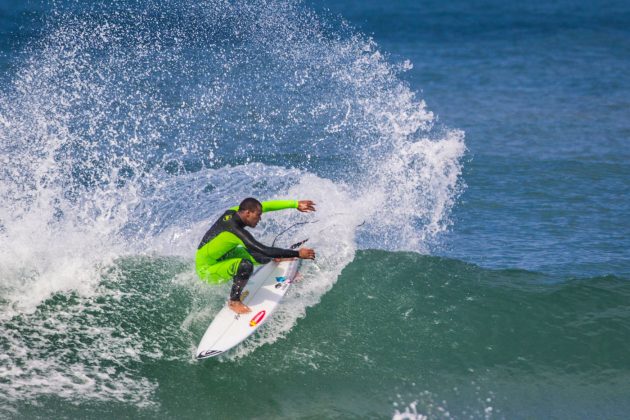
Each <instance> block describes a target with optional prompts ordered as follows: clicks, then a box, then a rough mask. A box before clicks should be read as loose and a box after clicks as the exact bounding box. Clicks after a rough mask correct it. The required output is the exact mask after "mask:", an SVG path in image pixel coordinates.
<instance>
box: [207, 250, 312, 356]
mask: <svg viewBox="0 0 630 420" xmlns="http://www.w3.org/2000/svg"><path fill="white" fill-rule="evenodd" d="M299 266H300V260H298V259H293V260H290V261H281V262H279V263H277V262H274V261H272V262H270V263H268V264H265V265H264V266H261V267H260V268H259V269H258V270H257V271H256V272H255V273H254V274H253V275H252V276H251V277H250V279H249V281H248V282H247V285H246V286H245V289H244V290H243V293H242V294H241V300H242V301H243V303H244V304H246V305H247V306H249V307H250V308H251V310H252V311H251V312H249V313H247V314H242V315H239V314H237V313H235V312H234V311H232V310H231V309H230V308H228V307H227V305H226V306H225V307H224V308H223V309H221V311H220V312H219V313H218V314H217V316H216V317H215V318H214V320H213V321H212V323H211V324H210V326H209V327H208V329H207V330H206V333H205V334H204V335H203V338H202V339H201V342H200V343H199V346H198V347H197V359H205V358H207V357H214V356H218V355H219V354H221V353H224V352H226V351H228V350H230V349H231V348H232V347H234V346H236V345H238V344H240V343H241V342H243V340H245V339H246V338H247V337H249V336H250V335H252V334H253V333H254V332H255V331H256V330H257V329H258V328H260V326H261V325H262V324H264V323H265V321H267V319H269V317H270V316H271V314H272V313H273V311H274V310H275V309H276V307H277V306H278V304H279V303H280V301H281V300H282V298H283V297H284V295H285V294H286V293H287V290H289V287H290V286H291V283H293V282H295V279H296V276H297V274H298V269H299Z"/></svg>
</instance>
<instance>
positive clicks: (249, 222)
mask: <svg viewBox="0 0 630 420" xmlns="http://www.w3.org/2000/svg"><path fill="white" fill-rule="evenodd" d="M238 215H239V217H240V218H241V220H242V221H243V223H245V225H246V226H249V227H256V225H257V224H258V222H260V216H261V215H262V204H260V201H258V200H256V199H255V198H252V197H248V198H246V199H245V200H243V201H241V204H239V206H238Z"/></svg>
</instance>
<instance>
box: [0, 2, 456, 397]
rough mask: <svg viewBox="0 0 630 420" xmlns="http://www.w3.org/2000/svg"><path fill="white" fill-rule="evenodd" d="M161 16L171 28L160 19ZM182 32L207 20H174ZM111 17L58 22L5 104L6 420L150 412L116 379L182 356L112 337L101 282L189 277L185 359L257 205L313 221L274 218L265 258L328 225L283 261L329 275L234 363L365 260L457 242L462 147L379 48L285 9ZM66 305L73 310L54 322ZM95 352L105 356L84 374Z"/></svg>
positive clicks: (141, 303)
mask: <svg viewBox="0 0 630 420" xmlns="http://www.w3.org/2000/svg"><path fill="white" fill-rule="evenodd" d="M118 6H120V5H118ZM118 6H115V7H118ZM95 7H98V6H95ZM169 7H171V8H174V9H175V10H176V11H179V12H181V15H182V16H183V18H182V17H179V18H178V17H177V16H178V15H177V13H175V14H174V15H173V16H170V15H168V13H166V12H168V11H170V10H171V9H170V8H169ZM156 10H157V11H160V13H154V14H152V12H155V11H156ZM162 12H164V13H166V15H168V16H170V18H172V19H173V22H171V23H172V24H171V25H163V24H162V22H160V21H158V20H154V16H156V15H161V14H162ZM187 14H191V15H192V16H194V17H195V19H190V20H187V21H186V23H185V24H184V22H183V21H178V20H177V19H185V18H186V16H187ZM99 15H100V16H101V17H102V19H100V20H99V22H92V21H89V20H85V21H84V20H81V19H82V16H85V15H84V14H75V15H72V14H70V15H68V16H64V15H63V14H53V15H52V16H53V19H59V20H58V21H53V22H52V24H51V25H49V26H48V27H47V29H46V30H47V35H46V36H44V37H43V39H42V40H41V41H38V42H37V43H34V44H32V45H31V46H30V47H29V49H28V50H27V51H26V53H27V54H26V57H27V58H26V60H25V61H24V63H22V64H21V65H18V66H17V70H16V74H15V75H14V77H13V82H12V85H11V86H9V87H6V88H5V89H3V90H2V94H1V95H0V152H1V153H0V164H1V168H0V293H1V295H0V297H1V300H0V308H1V311H2V312H1V315H0V319H1V320H2V321H3V322H2V326H1V327H0V331H1V332H2V334H3V335H4V336H5V337H6V338H5V341H4V353H5V354H6V355H7V356H3V357H2V358H0V372H1V373H2V374H3V377H4V378H7V380H6V381H2V382H1V383H0V394H1V395H4V396H5V399H6V400H7V401H8V402H9V403H10V402H11V401H17V400H19V399H36V398H37V396H38V395H44V394H49V395H52V394H54V395H57V396H60V397H62V398H67V399H71V400H72V399H82V398H86V399H95V400H107V399H113V400H120V401H123V400H124V401H131V402H133V403H136V404H139V405H143V404H150V403H151V394H152V392H153V390H154V389H155V386H156V385H155V383H154V382H153V381H152V380H151V379H150V378H145V377H142V375H141V374H140V373H139V372H137V371H136V370H134V369H133V368H129V369H126V370H120V369H114V370H112V368H111V364H115V365H119V366H123V367H127V366H133V363H134V361H137V360H139V358H141V357H149V358H156V357H158V358H160V357H162V358H175V359H178V358H179V356H178V355H179V354H180V353H178V350H177V349H175V350H172V353H169V348H168V343H167V342H165V341H164V339H162V338H160V337H158V336H159V334H158V333H155V334H151V333H145V334H144V335H142V334H139V333H133V334H131V335H130V336H128V337H120V336H118V335H117V334H116V332H115V329H116V325H111V324H108V323H111V321H108V320H109V319H110V318H111V317H110V315H112V312H113V313H115V312H116V311H117V310H119V309H120V307H118V306H116V305H112V304H110V305H104V304H102V303H100V302H101V301H103V300H104V301H106V302H110V300H111V299H116V298H117V293H118V292H117V291H116V288H115V286H116V282H115V281H114V280H112V277H111V276H110V275H109V274H110V272H111V270H112V269H120V267H119V264H120V261H121V257H125V256H135V257H139V256H142V255H153V256H155V255H160V256H161V257H162V258H164V257H173V256H177V257H179V258H184V259H186V261H188V262H189V264H188V265H187V266H186V267H187V268H186V269H181V270H180V271H179V272H177V273H174V274H173V276H174V277H175V276H177V277H176V278H173V282H171V283H168V284H169V285H170V287H173V288H175V287H184V288H187V289H188V290H189V291H190V294H191V295H192V296H194V297H193V298H192V302H190V307H191V312H190V313H189V315H188V317H186V318H185V319H184V320H182V321H180V325H177V327H180V326H181V329H180V330H178V332H173V333H172V334H173V335H174V336H175V337H180V336H179V335H177V334H180V335H183V336H184V337H186V340H187V342H188V343H193V342H194V340H195V339H196V338H195V337H193V336H192V335H191V326H193V325H198V324H199V323H203V322H207V321H208V320H209V318H210V317H211V315H212V314H211V313H210V312H211V311H210V312H208V309H207V307H212V308H214V307H215V306H213V305H216V310H217V311H218V305H219V304H220V302H221V299H222V298H221V296H220V295H221V294H222V293H225V292H226V291H225V290H223V289H220V288H219V289H212V290H210V289H211V288H209V287H207V286H205V285H203V284H200V283H196V280H195V278H194V273H193V268H192V265H193V255H194V252H195V249H196V245H197V243H198V241H199V239H200V237H201V235H203V233H204V231H205V230H206V229H207V228H208V226H209V224H211V223H212V222H213V221H214V218H215V217H217V216H218V215H219V214H220V213H221V211H223V210H224V209H225V208H227V207H229V206H232V205H235V204H237V203H238V202H239V201H240V200H241V199H242V198H243V197H245V196H252V195H253V196H257V197H259V198H261V199H272V198H294V197H296V198H310V199H313V200H315V201H316V202H317V203H318V211H317V213H315V214H312V215H303V214H300V213H298V212H278V213H277V214H270V215H265V218H264V224H263V226H261V228H260V229H257V231H256V235H257V236H258V237H259V238H261V240H262V241H263V242H267V243H269V242H271V241H273V239H274V237H275V236H276V235H277V234H278V233H279V232H281V231H282V230H283V229H284V227H285V226H289V225H291V224H292V223H294V222H301V221H313V220H317V222H316V223H307V224H302V225H299V226H296V227H295V228H294V229H292V230H291V231H290V232H287V233H286V234H285V235H283V236H281V237H280V238H279V241H280V242H279V244H281V245H287V244H288V243H289V242H290V240H289V239H290V238H296V239H302V238H306V237H308V238H309V245H310V246H312V247H314V248H315V249H316V250H317V253H318V258H317V260H316V262H306V263H305V264H304V269H303V273H304V275H305V279H304V281H303V282H301V283H299V284H296V285H295V286H294V287H293V288H292V290H291V292H290V293H289V295H288V296H287V298H286V300H285V303H284V304H283V306H282V307H281V309H280V310H279V311H278V312H277V313H276V314H275V315H274V317H273V318H272V319H271V320H270V321H269V322H268V323H267V324H266V325H265V327H264V328H263V329H262V330H261V333H260V334H258V335H256V336H255V337H253V338H252V339H251V340H249V341H247V342H246V343H245V344H244V345H243V346H241V347H240V348H238V349H237V350H236V351H235V352H234V353H232V354H231V355H230V356H229V357H238V356H243V355H247V354H249V353H251V352H252V351H253V350H255V349H257V348H259V347H260V346H261V345H263V344H265V343H272V342H274V341H276V340H278V339H279V338H280V337H283V336H284V335H286V334H287V332H288V331H290V330H291V328H293V327H294V326H295V325H296V322H297V320H298V319H299V318H300V317H302V316H304V314H305V313H306V308H308V307H309V306H312V305H315V304H317V303H318V302H319V301H320V299H321V297H322V296H323V295H324V294H325V293H326V292H327V291H328V290H330V288H332V287H333V285H334V283H335V282H336V280H337V277H338V276H339V274H340V273H341V271H342V270H343V268H344V267H345V266H346V265H347V264H349V263H350V262H351V261H352V260H353V258H354V254H355V251H356V249H357V248H361V247H371V248H384V249H391V250H397V249H407V250H416V251H421V252H422V251H426V245H427V244H428V243H430V242H431V240H432V239H433V238H434V237H435V236H436V235H438V234H439V233H440V232H442V231H444V230H445V229H446V228H447V227H448V225H449V223H450V222H449V211H450V209H451V207H452V206H453V203H454V200H455V199H456V197H457V195H458V193H459V191H460V189H461V183H460V182H461V181H460V175H461V164H460V160H461V157H462V155H463V154H464V152H465V146H464V142H463V135H462V133H461V132H458V131H444V132H443V134H440V133H434V132H433V131H432V126H433V115H432V113H431V112H429V111H428V110H426V106H425V104H424V102H423V101H422V100H420V99H418V98H416V95H415V93H414V92H413V91H412V90H411V89H410V88H409V87H408V86H407V85H406V84H405V83H403V82H401V81H400V80H399V78H398V72H400V71H405V70H407V69H409V68H411V64H410V63H408V62H405V63H403V64H402V65H396V64H391V63H389V62H388V60H387V57H386V56H385V55H384V54H383V53H382V52H381V51H380V50H379V48H378V45H377V44H376V43H375V42H374V41H373V40H371V39H367V38H365V37H364V36H362V35H360V34H356V33H354V32H353V31H352V30H351V29H348V28H347V26H344V25H342V27H341V29H339V30H338V31H339V32H334V31H333V30H331V29H327V27H326V25H322V22H320V21H319V19H318V17H317V16H315V15H314V14H313V13H312V12H309V11H305V10H304V7H303V6H302V5H301V4H299V3H296V2H293V1H270V2H247V1H242V2H230V3H229V5H228V4H227V3H226V2H220V1H216V2H213V1H208V2H201V3H198V2H190V3H187V4H184V5H181V4H175V3H173V4H170V3H166V4H165V5H163V4H162V3H161V2H147V4H146V8H145V9H144V10H142V11H139V10H135V11H134V10H131V9H129V10H122V11H121V15H120V16H123V17H124V16H127V17H132V18H133V19H132V21H133V22H134V25H131V26H130V25H128V23H129V21H126V20H125V19H122V20H120V21H118V20H117V19H118V18H117V17H116V16H117V15H112V16H110V17H109V18H107V13H103V14H99ZM235 20H236V21H238V22H239V25H237V27H235V26H234V25H232V23H233V22H234V21H235ZM195 24H196V25H198V26H194V25H195ZM287 43H289V47H287ZM266 160H271V161H273V162H274V163H273V164H272V163H270V162H267V163H262V161H266ZM321 162H323V163H321ZM322 165H323V166H322ZM326 165H328V166H326ZM123 259H124V258H123ZM182 271H183V272H182ZM120 272H124V269H120ZM104 276H105V278H106V280H105V281H106V282H108V284H109V285H110V286H111V285H113V286H114V288H113V289H112V287H104V285H103V278H104ZM112 282H113V283H112ZM201 286H203V287H201ZM162 292H163V293H167V292H168V291H167V290H166V291H162ZM124 293H127V292H124ZM134 293H140V295H139V296H137V298H138V299H136V301H135V302H136V303H135V304H136V305H138V307H137V310H138V311H139V312H140V313H143V312H142V311H151V306H150V305H151V304H152V302H151V298H152V295H150V293H149V292H148V291H135V292H134ZM142 293H144V294H145V295H142ZM59 295H63V296H73V298H72V299H68V300H66V301H64V302H65V303H64V305H62V306H60V307H54V306H53V308H55V310H51V309H50V308H51V306H50V305H53V304H52V303H51V300H50V299H51V298H54V297H55V296H59ZM43 314H45V315H43ZM173 322H177V321H176V320H173ZM9 326H12V327H11V328H15V329H11V328H9ZM196 328H198V326H197V327H196ZM14 331H24V334H27V335H26V336H22V335H20V334H19V333H15V332H14ZM160 332H161V331H160ZM53 336H54V337H57V338H58V339H56V340H53V338H52V337H53ZM180 338H181V337H180ZM84 341H85V342H92V341H98V342H99V343H101V345H100V346H99V348H100V349H102V351H101V352H99V353H98V354H96V355H93V356H94V357H92V358H90V359H89V360H88V358H87V356H85V355H84V353H82V351H81V350H84V349H85V348H84V346H83V345H82V344H81V343H82V342H84ZM33 342H35V343H37V346H36V347H35V348H34V347H33V344H32V343H33ZM49 348H54V349H55V351H54V352H53V353H47V354H46V358H35V359H33V358H30V356H29V354H30V352H31V351H33V350H37V351H44V350H43V349H49ZM187 350H188V349H179V351H180V352H181V354H182V355H183V356H182V357H183V358H184V359H187V358H188V354H186V352H187ZM9 405H10V404H9Z"/></svg>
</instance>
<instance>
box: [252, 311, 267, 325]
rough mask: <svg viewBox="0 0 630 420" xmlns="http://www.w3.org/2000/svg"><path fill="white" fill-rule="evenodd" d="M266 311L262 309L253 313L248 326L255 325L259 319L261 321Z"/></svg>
mask: <svg viewBox="0 0 630 420" xmlns="http://www.w3.org/2000/svg"><path fill="white" fill-rule="evenodd" d="M266 313H267V312H266V311H264V310H263V311H260V312H258V313H257V314H256V315H254V317H253V318H252V320H251V321H249V326H250V327H255V326H256V325H258V324H259V323H260V321H262V319H263V318H264V317H265V314H266Z"/></svg>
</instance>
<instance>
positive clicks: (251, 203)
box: [238, 197, 262, 211]
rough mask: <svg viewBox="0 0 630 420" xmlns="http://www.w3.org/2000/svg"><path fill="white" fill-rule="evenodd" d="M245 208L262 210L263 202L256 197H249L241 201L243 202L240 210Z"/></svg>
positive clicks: (239, 206) (239, 207)
mask: <svg viewBox="0 0 630 420" xmlns="http://www.w3.org/2000/svg"><path fill="white" fill-rule="evenodd" d="M245 210H249V211H256V210H262V204H260V201H258V200H256V199H255V198H252V197H247V198H246V199H245V200H243V201H241V204H239V205H238V211H245Z"/></svg>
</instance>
